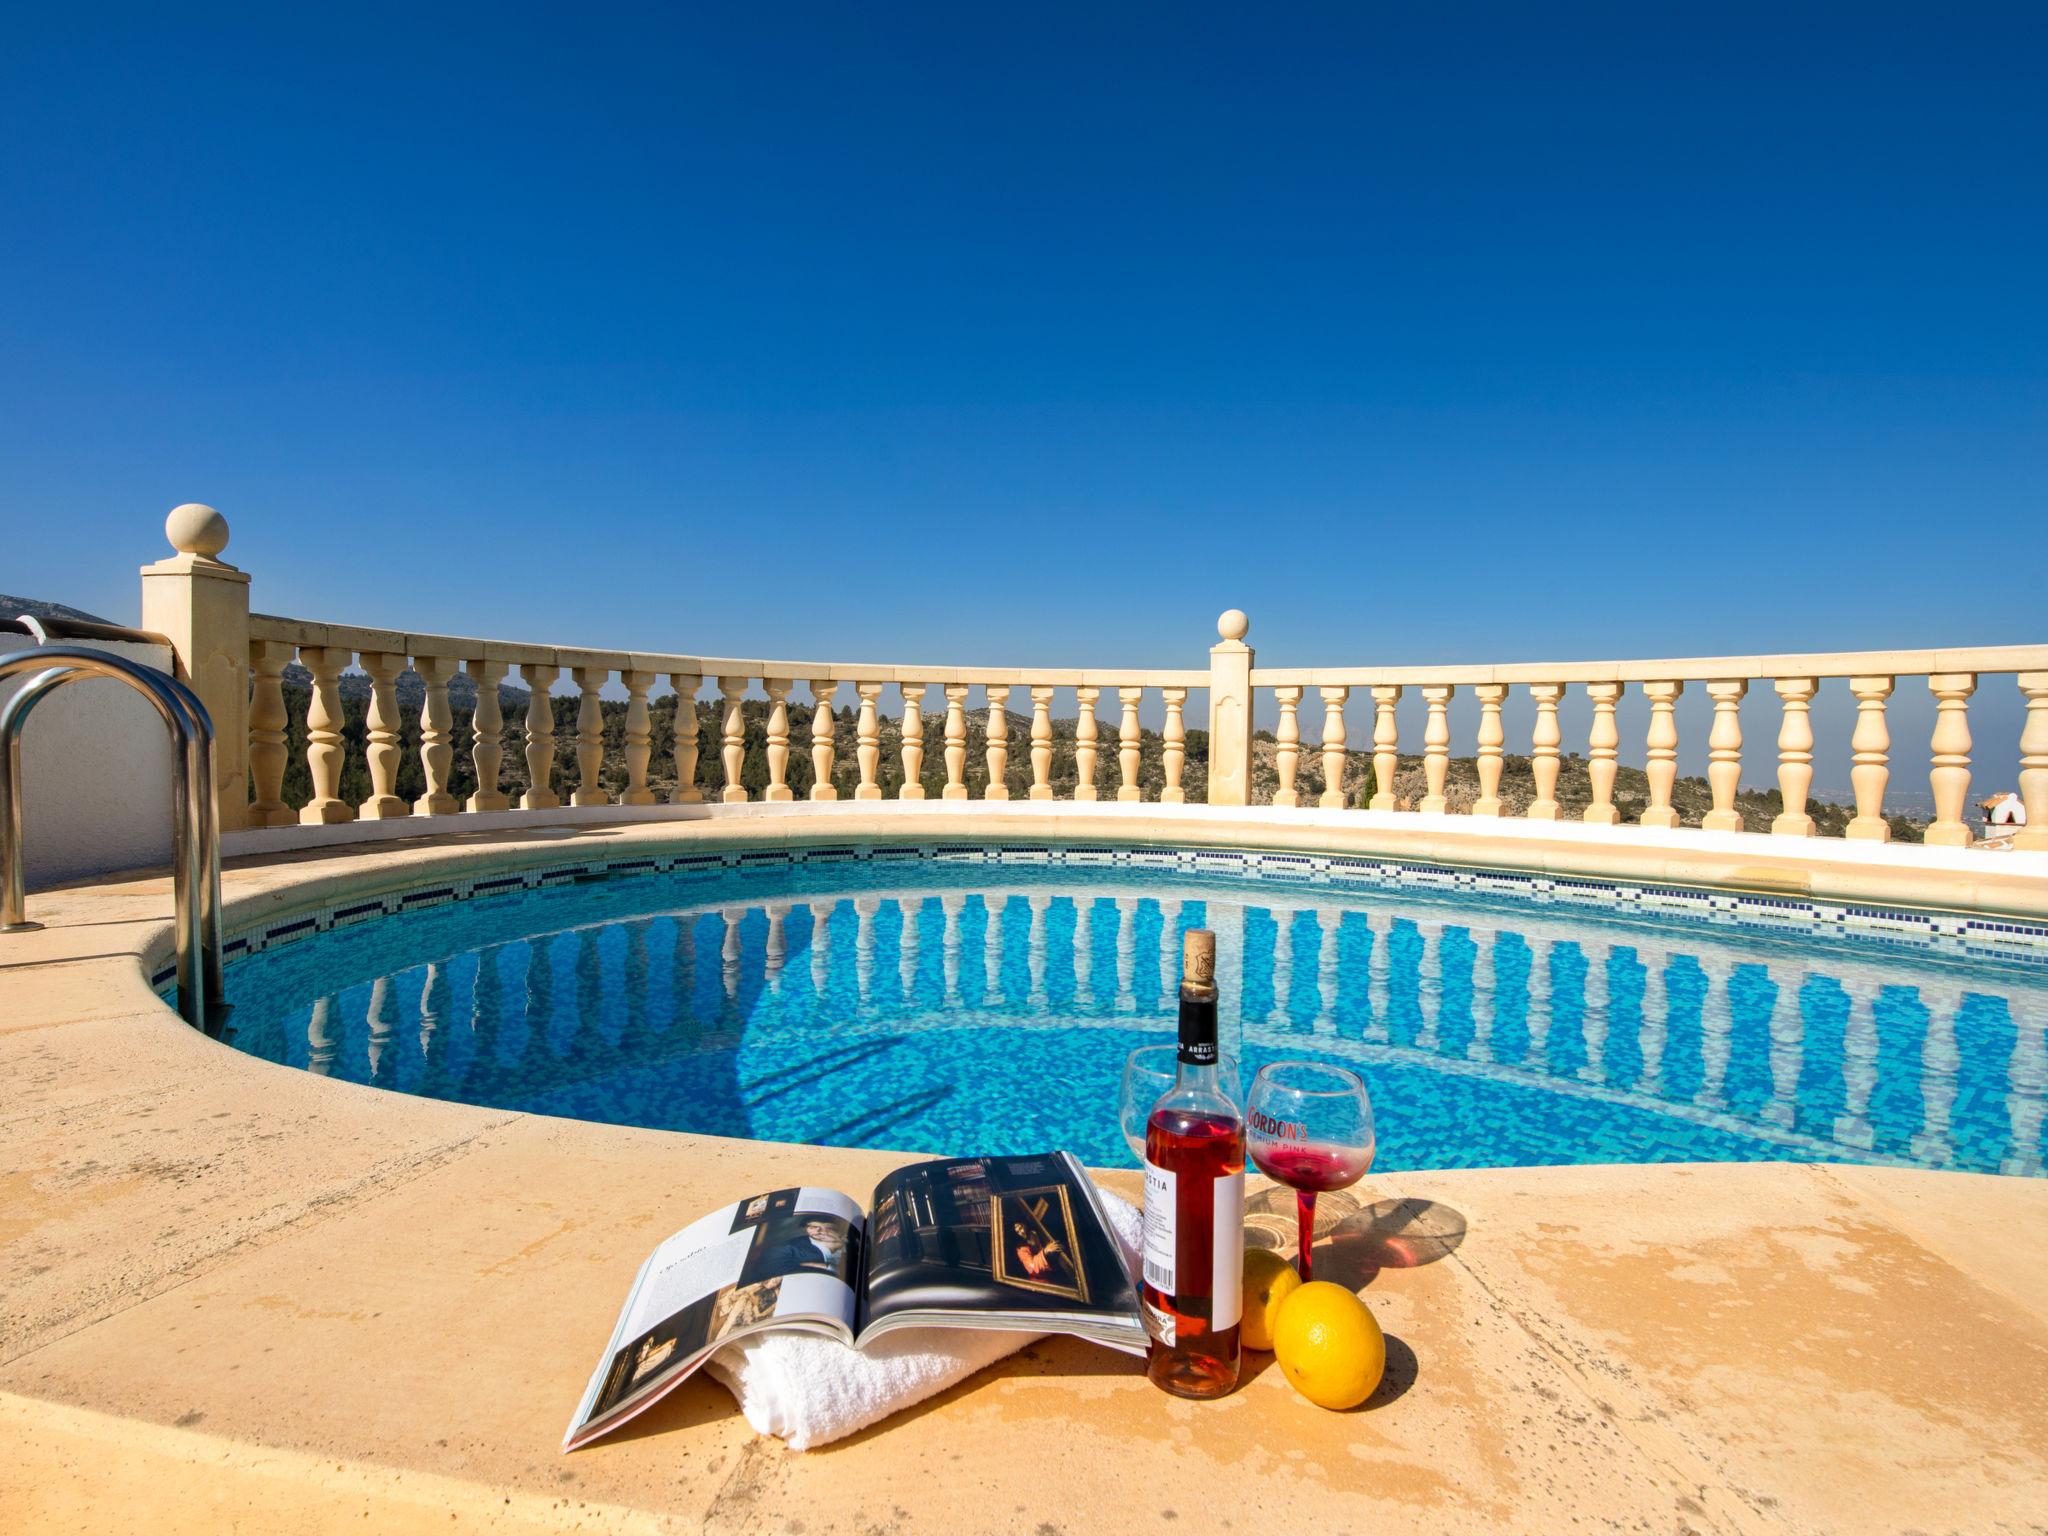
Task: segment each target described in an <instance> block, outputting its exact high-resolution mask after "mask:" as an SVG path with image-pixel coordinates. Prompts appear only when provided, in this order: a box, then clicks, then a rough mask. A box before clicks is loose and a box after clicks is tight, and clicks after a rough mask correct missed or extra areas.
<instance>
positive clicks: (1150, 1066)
mask: <svg viewBox="0 0 2048 1536" xmlns="http://www.w3.org/2000/svg"><path fill="white" fill-rule="evenodd" d="M1222 1069H1223V1070H1222V1074H1221V1082H1222V1086H1223V1091H1224V1092H1225V1093H1226V1094H1228V1095H1229V1096H1230V1100H1231V1102H1232V1103H1234V1104H1242V1103H1243V1102H1244V1091H1243V1090H1242V1089H1241V1088H1240V1087H1239V1086H1238V1076H1237V1069H1236V1067H1234V1066H1233V1065H1232V1064H1231V1062H1230V1060H1229V1059H1228V1058H1227V1057H1226V1058H1225V1059H1224V1061H1223V1063H1222ZM1179 1076H1180V1047H1179V1046H1178V1045H1176V1044H1174V1043H1172V1042H1169V1043H1167V1044H1165V1045H1141V1046H1139V1047H1138V1048H1137V1049H1136V1050H1135V1051H1133V1052H1131V1054H1130V1056H1129V1057H1127V1058H1126V1059H1125V1061H1124V1080H1123V1085H1122V1087H1121V1088H1120V1089H1119V1091H1118V1093H1117V1100H1116V1120H1117V1125H1118V1127H1119V1128H1120V1129H1121V1130H1122V1131H1123V1133H1124V1140H1125V1141H1126V1142H1128V1143H1129V1144H1130V1148H1131V1156H1133V1157H1135V1158H1136V1159H1137V1160H1138V1161H1139V1162H1141V1163H1142V1162H1144V1161H1145V1127H1146V1125H1147V1124H1149V1123H1150V1121H1151V1119H1152V1110H1153V1108H1154V1107H1155V1106H1156V1105H1157V1104H1158V1103H1159V1101H1160V1100H1161V1099H1163V1098H1165V1097H1166V1094H1167V1090H1169V1089H1170V1088H1172V1087H1173V1084H1174V1080H1175V1079H1176V1078H1177V1077H1179Z"/></svg>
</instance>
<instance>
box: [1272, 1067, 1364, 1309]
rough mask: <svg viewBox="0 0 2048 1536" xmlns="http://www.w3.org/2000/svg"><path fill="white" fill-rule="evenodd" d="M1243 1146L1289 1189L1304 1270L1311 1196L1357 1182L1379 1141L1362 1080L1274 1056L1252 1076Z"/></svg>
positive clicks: (1311, 1233) (1304, 1270) (1311, 1226)
mask: <svg viewBox="0 0 2048 1536" xmlns="http://www.w3.org/2000/svg"><path fill="white" fill-rule="evenodd" d="M1248 1109H1249V1113H1248V1114H1247V1115H1246V1116H1245V1137H1244V1144H1245V1152H1246V1153H1247V1154H1248V1155H1249V1156H1250V1157H1251V1160H1252V1162H1253V1163H1254V1164H1256V1165H1257V1167H1258V1170H1259V1172H1261V1173H1263V1174H1265V1175H1266V1177H1268V1178H1270V1179H1275V1180H1277V1181H1279V1182H1280V1183H1282V1184H1285V1185H1287V1186H1288V1187H1289V1188H1291V1189H1292V1190H1293V1191H1294V1206H1295V1217H1296V1220H1297V1222H1298V1224H1299V1227H1300V1233H1301V1278H1302V1279H1304V1280H1308V1279H1311V1278H1313V1277H1312V1276H1311V1275H1310V1273H1309V1249H1310V1247H1311V1245H1312V1244H1313V1242H1314V1239H1315V1226H1316V1196H1317V1195H1319V1194H1321V1193H1322V1192H1323V1191H1324V1190H1326V1189H1343V1188H1345V1187H1346V1186H1347V1185H1351V1184H1356V1183H1357V1182H1358V1181H1359V1180H1360V1179H1362V1178H1364V1177H1365V1171H1366V1170H1367V1169H1368V1168H1370V1167H1372V1155H1373V1151H1374V1149H1375V1147H1376V1145H1377V1138H1376V1137H1375V1135H1374V1133H1373V1123H1372V1097H1371V1095H1369V1094H1368V1093H1367V1092H1366V1091H1365V1080H1364V1079H1363V1078H1361V1077H1360V1076H1359V1075H1358V1074H1357V1073H1356V1072H1352V1071H1348V1070H1346V1069H1345V1068H1343V1067H1331V1066H1325V1065H1323V1064H1322V1063H1321V1062H1315V1061H1276V1062H1274V1063H1273V1064H1272V1065H1271V1066H1269V1067H1262V1068H1261V1069H1260V1070H1259V1075H1258V1076H1257V1077H1255V1078H1253V1079H1252V1094H1251V1102H1250V1104H1249V1105H1248Z"/></svg>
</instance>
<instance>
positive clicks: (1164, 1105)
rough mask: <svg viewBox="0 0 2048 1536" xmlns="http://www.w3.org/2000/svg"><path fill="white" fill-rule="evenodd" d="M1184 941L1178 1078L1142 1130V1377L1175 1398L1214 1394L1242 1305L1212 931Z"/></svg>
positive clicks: (1239, 1225) (1240, 1245) (1240, 1204)
mask: <svg viewBox="0 0 2048 1536" xmlns="http://www.w3.org/2000/svg"><path fill="white" fill-rule="evenodd" d="M1184 943H1185V947H1184V949H1183V951H1182V958H1181V983H1180V1073H1179V1076H1178V1077H1177V1079H1176V1080H1175V1082H1174V1085H1173V1087H1172V1088H1171V1089H1170V1090H1168V1092H1167V1094H1166V1096H1165V1097H1164V1098H1162V1099H1161V1100H1160V1101H1159V1102H1158V1104H1156V1105H1155V1106H1154V1107H1153V1110H1152V1115H1151V1118H1150V1120H1149V1121H1148V1122H1147V1124H1146V1130H1145V1243H1144V1249H1145V1272H1144V1283H1143V1285H1142V1286H1141V1288H1140V1294H1141V1296H1142V1298H1143V1301H1144V1309H1145V1322H1146V1328H1147V1330H1148V1332H1149V1333H1150V1334H1151V1338H1152V1347H1151V1351H1150V1357H1149V1359H1148V1362H1147V1366H1146V1374H1147V1375H1149V1376H1150V1377H1151V1378H1152V1380H1153V1382H1154V1383H1155V1384H1157V1385H1158V1386H1160V1387H1162V1388H1164V1389H1165V1390H1166V1391H1168V1392H1171V1393H1173V1394H1174V1395H1175V1396H1176V1397H1222V1396H1223V1395H1224V1394H1225V1393H1227V1392H1229V1391H1230V1390H1231V1389H1232V1388H1234V1387H1235V1386H1236V1385H1237V1373H1238V1322H1239V1318H1240V1316H1241V1314H1242V1310H1243V1296H1242V1290H1243V1277H1244V1119H1243V1117H1242V1116H1241V1115H1240V1114H1239V1112H1238V1108H1237V1105H1236V1104H1235V1103H1233V1102H1232V1100H1231V1098H1230V1096H1229V1094H1228V1093H1226V1092H1225V1091H1224V1089H1223V1085H1222V1079H1221V1061H1220V1058H1219V1054H1218V1051H1217V1047H1216V935H1215V934H1213V933H1211V932H1209V931H1208V930H1207V929H1202V928H1197V929H1192V930H1190V931H1189V933H1188V934H1187V937H1186V939H1185V941H1184Z"/></svg>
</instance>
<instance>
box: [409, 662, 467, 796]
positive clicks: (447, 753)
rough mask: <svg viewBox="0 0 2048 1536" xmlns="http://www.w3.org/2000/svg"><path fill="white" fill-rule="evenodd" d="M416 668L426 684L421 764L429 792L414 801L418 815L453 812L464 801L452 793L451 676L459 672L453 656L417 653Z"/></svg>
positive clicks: (453, 738)
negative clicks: (449, 684) (449, 786)
mask: <svg viewBox="0 0 2048 1536" xmlns="http://www.w3.org/2000/svg"><path fill="white" fill-rule="evenodd" d="M412 669H413V671H415V672H417V673H418V674H419V678H420V681H421V682H422V683H424V684H425V685H426V690H427V697H426V702H425V703H423V704H422V705H421V706H420V768H421V771H422V772H423V773H424V775H425V777H426V781H427V792H426V793H425V794H424V795H422V796H420V798H419V799H417V800H415V801H414V802H413V804H412V810H413V814H414V815H415V816H453V815H454V814H455V813H456V812H457V811H459V810H460V809H462V805H461V802H460V801H458V800H457V799H456V798H455V797H454V796H453V795H451V794H449V793H448V772H449V770H450V769H451V768H453V767H454V766H455V716H454V713H453V712H452V711H451V710H450V709H449V708H448V679H449V678H450V677H452V676H453V675H454V673H455V659H454V658H453V657H452V656H415V657H414V658H413V663H412Z"/></svg>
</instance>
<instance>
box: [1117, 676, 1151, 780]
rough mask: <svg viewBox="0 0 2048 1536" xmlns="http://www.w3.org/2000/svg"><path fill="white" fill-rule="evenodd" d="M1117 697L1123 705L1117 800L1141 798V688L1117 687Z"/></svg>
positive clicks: (1118, 750) (1118, 757)
mask: <svg viewBox="0 0 2048 1536" xmlns="http://www.w3.org/2000/svg"><path fill="white" fill-rule="evenodd" d="M1116 696H1117V699H1118V701H1119V702H1120V703H1122V705H1123V707H1124V718H1123V724H1122V726H1121V727H1120V728H1119V729H1118V731H1117V754H1116V758H1117V766H1118V767H1119V768H1120V769H1121V770H1122V774H1123V782H1122V783H1121V784H1119V785H1118V786H1117V789H1116V797H1117V799H1119V800H1142V799H1144V798H1145V792H1144V791H1143V790H1141V789H1140V788H1139V787H1138V743H1139V742H1140V740H1141V739H1142V738H1141V737H1140V735H1139V733H1138V701H1139V700H1140V699H1142V698H1144V697H1145V690H1144V689H1142V688H1119V689H1117V691H1116Z"/></svg>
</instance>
